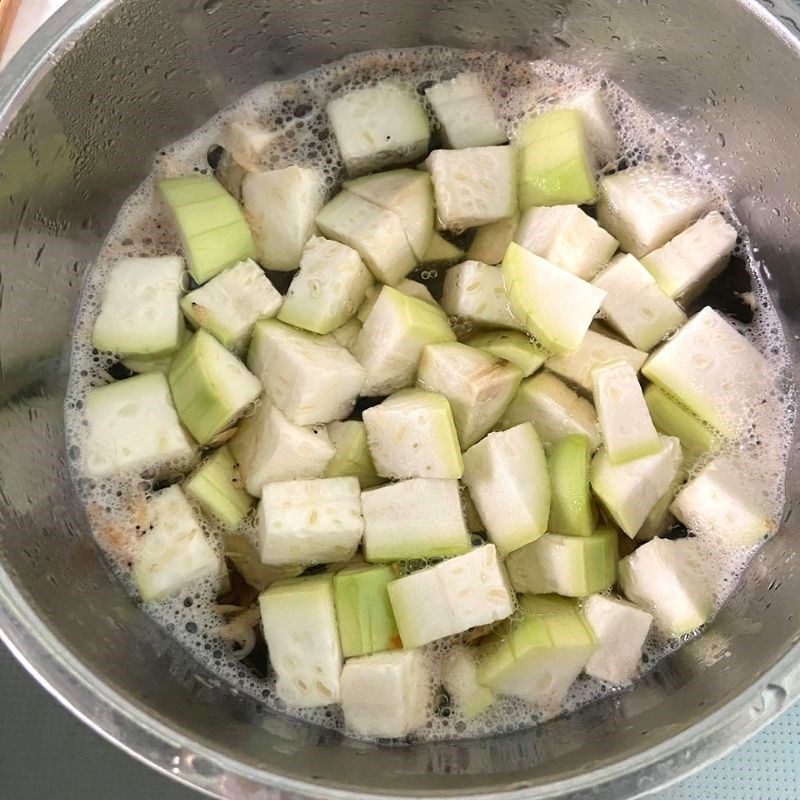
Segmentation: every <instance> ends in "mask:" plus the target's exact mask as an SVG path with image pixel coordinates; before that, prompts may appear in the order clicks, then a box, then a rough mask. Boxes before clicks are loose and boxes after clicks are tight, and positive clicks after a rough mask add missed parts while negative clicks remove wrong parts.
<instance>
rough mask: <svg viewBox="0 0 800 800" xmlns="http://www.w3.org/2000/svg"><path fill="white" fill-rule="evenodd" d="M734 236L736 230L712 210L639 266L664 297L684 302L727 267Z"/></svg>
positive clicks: (647, 257)
mask: <svg viewBox="0 0 800 800" xmlns="http://www.w3.org/2000/svg"><path fill="white" fill-rule="evenodd" d="M736 236H737V234H736V228H734V227H733V226H732V225H729V224H728V223H727V222H726V221H725V218H724V217H723V216H722V214H720V213H719V211H712V212H711V213H710V214H706V216H705V217H703V218H702V219H699V220H698V221H697V222H695V223H694V224H693V225H690V226H689V227H688V228H687V229H686V230H685V231H682V232H681V233H679V234H678V235H677V236H675V237H674V238H673V239H671V240H670V241H668V242H667V243H666V244H665V245H663V246H662V247H659V248H658V249H657V250H653V251H652V252H650V253H648V254H647V255H646V256H645V257H644V258H643V259H642V264H643V265H644V266H645V268H646V269H647V270H648V272H649V273H650V274H651V275H652V276H653V278H655V281H656V283H657V284H658V285H659V286H660V287H661V289H662V291H663V292H664V293H665V294H667V295H668V296H669V297H672V298H675V299H678V298H680V300H681V301H683V302H686V301H689V300H691V299H692V298H694V297H695V296H697V294H699V293H700V292H701V291H702V290H703V289H704V288H705V287H706V286H707V285H708V283H709V282H710V281H712V280H713V279H714V278H716V277H717V275H719V274H720V273H721V272H722V271H723V270H724V269H725V267H727V266H728V259H729V256H730V254H731V251H732V250H733V248H734V247H735V246H736Z"/></svg>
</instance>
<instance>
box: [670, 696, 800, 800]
mask: <svg viewBox="0 0 800 800" xmlns="http://www.w3.org/2000/svg"><path fill="white" fill-rule="evenodd" d="M656 797H658V800H797V798H800V705H795V706H793V707H792V708H791V709H790V710H789V711H787V712H786V713H785V714H784V715H783V716H781V717H779V718H778V719H777V720H775V722H773V723H772V725H770V726H769V727H767V728H765V729H764V730H763V731H761V733H760V734H759V735H758V736H756V737H755V738H754V739H751V740H750V741H749V742H748V743H747V744H746V745H744V746H743V747H740V748H739V749H738V750H736V751H735V752H733V753H731V754H730V755H729V756H727V757H726V758H724V759H722V760H721V761H718V762H717V763H716V764H712V765H711V766H710V767H707V768H706V769H705V770H703V771H702V772H701V773H699V774H698V775H694V776H692V777H691V778H688V779H687V780H685V781H683V782H682V783H679V784H678V785H677V786H674V787H672V788H671V789H668V790H666V791H664V792H661V793H659V794H658V795H656Z"/></svg>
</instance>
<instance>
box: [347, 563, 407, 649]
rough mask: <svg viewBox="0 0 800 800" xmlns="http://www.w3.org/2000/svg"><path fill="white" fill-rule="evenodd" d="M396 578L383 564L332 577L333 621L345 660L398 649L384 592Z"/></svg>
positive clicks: (391, 612) (352, 569)
mask: <svg viewBox="0 0 800 800" xmlns="http://www.w3.org/2000/svg"><path fill="white" fill-rule="evenodd" d="M396 577H397V574H396V573H395V570H394V568H393V567H391V566H389V565H382V564H377V565H374V566H370V565H365V566H353V567H345V569H343V570H340V571H339V572H337V573H336V574H335V575H334V577H333V594H334V599H335V601H336V619H337V621H338V623H339V639H340V640H341V643H342V654H343V655H344V657H345V658H350V657H351V656H364V655H369V654H370V653H377V652H380V651H382V650H396V649H397V648H399V647H400V646H401V642H400V635H399V633H398V632H397V623H396V622H395V621H394V613H393V611H392V604H391V603H390V602H389V591H388V589H387V587H388V585H389V583H390V582H391V581H393V580H394V579H395V578H396Z"/></svg>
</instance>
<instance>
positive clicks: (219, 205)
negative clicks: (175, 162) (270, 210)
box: [158, 175, 256, 283]
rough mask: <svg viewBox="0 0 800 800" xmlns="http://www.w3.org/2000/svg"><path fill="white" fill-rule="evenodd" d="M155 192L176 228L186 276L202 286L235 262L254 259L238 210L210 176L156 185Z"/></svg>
mask: <svg viewBox="0 0 800 800" xmlns="http://www.w3.org/2000/svg"><path fill="white" fill-rule="evenodd" d="M158 189H159V191H160V192H161V196H162V197H163V198H164V200H165V201H166V204H167V206H168V207H169V209H170V211H171V212H172V217H173V219H174V221H175V225H176V227H177V228H178V233H179V234H180V237H181V241H182V242H183V252H184V253H185V254H186V260H187V262H188V265H189V272H190V273H191V275H192V277H193V278H194V279H195V280H196V281H197V282H198V283H205V282H206V281H207V280H210V279H211V278H213V277H214V276H215V275H217V274H218V273H220V272H222V270H224V269H227V268H228V267H232V266H233V265H234V264H237V263H238V262H239V261H246V260H247V259H248V258H255V255H256V246H255V242H254V241H253V234H252V233H251V232H250V228H249V226H248V224H247V221H246V220H245V217H244V214H243V213H242V209H241V208H240V206H239V204H238V203H237V202H236V200H234V199H233V197H231V196H230V195H229V194H228V193H227V192H226V191H225V189H224V188H223V187H222V185H221V184H220V183H219V182H218V181H217V180H216V179H215V178H212V177H211V176H210V175H188V176H186V177H182V178H169V179H168V180H163V181H160V182H159V184H158Z"/></svg>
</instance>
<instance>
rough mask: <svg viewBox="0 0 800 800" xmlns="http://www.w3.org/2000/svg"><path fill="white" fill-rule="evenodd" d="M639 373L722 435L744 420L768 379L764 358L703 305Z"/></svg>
mask: <svg viewBox="0 0 800 800" xmlns="http://www.w3.org/2000/svg"><path fill="white" fill-rule="evenodd" d="M642 374H643V375H645V377H647V378H649V379H650V380H651V381H653V383H655V384H656V385H657V386H660V387H661V388H662V389H663V390H664V391H666V392H669V393H670V394H671V395H672V396H673V397H675V399H676V400H678V401H679V402H681V403H683V405H685V406H686V407H687V408H688V409H689V410H690V411H692V412H694V413H695V414H696V415H697V416H698V417H700V419H701V420H704V421H705V422H707V423H708V424H709V425H710V426H711V427H712V428H714V429H715V430H717V431H718V432H719V433H721V434H722V435H723V436H732V435H734V434H736V433H737V432H738V431H740V430H741V429H742V428H743V427H744V426H745V425H746V424H747V420H748V411H749V409H750V408H752V407H753V406H755V405H757V404H758V403H760V402H761V401H762V400H764V399H765V398H766V397H767V396H768V394H769V392H770V389H771V388H772V384H773V383H774V375H773V373H772V370H771V368H770V366H769V363H768V362H767V360H766V359H765V358H764V356H762V355H761V353H759V352H758V350H756V348H755V347H753V345H752V344H750V342H748V341H747V339H745V337H744V336H742V334H741V333H739V331H737V330H736V329H735V328H734V327H733V326H732V325H731V324H730V323H728V322H726V321H725V320H724V319H723V318H722V317H721V316H720V315H719V314H718V313H717V312H716V311H714V310H713V309H712V308H709V307H706V308H704V309H703V310H702V311H700V312H699V313H697V314H695V315H694V316H693V317H692V318H691V319H690V320H689V322H688V323H687V324H686V325H684V326H683V328H681V329H680V330H679V331H678V333H677V334H675V336H673V337H672V338H671V339H670V340H669V341H668V342H667V343H666V344H664V345H662V347H660V348H659V349H658V350H656V352H655V353H653V355H652V356H651V357H650V359H649V360H648V361H647V363H646V364H645V365H644V366H643V367H642Z"/></svg>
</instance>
